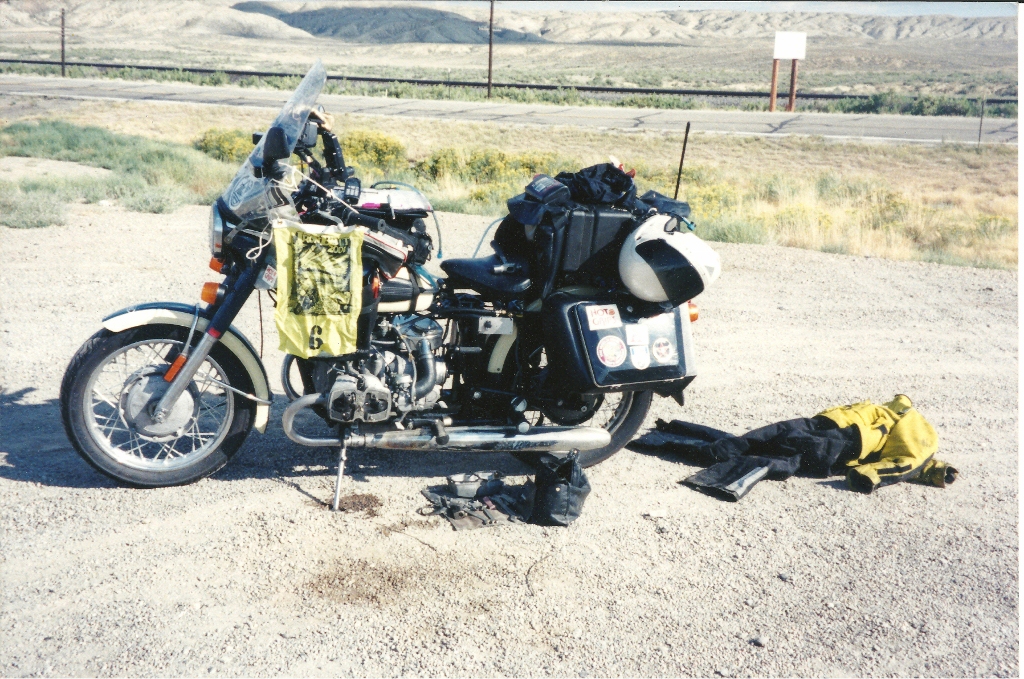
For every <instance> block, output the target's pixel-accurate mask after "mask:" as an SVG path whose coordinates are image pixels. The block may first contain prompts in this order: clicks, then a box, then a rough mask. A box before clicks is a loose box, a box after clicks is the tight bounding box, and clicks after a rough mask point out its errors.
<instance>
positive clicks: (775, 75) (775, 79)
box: [768, 59, 779, 113]
mask: <svg viewBox="0 0 1024 679" xmlns="http://www.w3.org/2000/svg"><path fill="white" fill-rule="evenodd" d="M778 93H779V60H778V59H772V92H771V96H770V97H769V98H768V111H769V112H770V113H774V112H775V97H776V95H778Z"/></svg>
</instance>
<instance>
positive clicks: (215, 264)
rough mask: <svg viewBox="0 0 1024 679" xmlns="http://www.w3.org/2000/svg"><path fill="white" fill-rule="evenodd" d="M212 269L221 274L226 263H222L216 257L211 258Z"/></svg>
mask: <svg viewBox="0 0 1024 679" xmlns="http://www.w3.org/2000/svg"><path fill="white" fill-rule="evenodd" d="M210 268H211V269H213V270H214V271H216V272H217V273H220V272H221V269H223V268H224V262H222V261H220V260H219V259H217V258H216V257H211V258H210Z"/></svg>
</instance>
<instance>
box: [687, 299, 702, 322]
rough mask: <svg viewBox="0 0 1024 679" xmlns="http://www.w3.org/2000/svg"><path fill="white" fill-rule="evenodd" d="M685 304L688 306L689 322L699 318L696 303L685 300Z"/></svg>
mask: <svg viewBox="0 0 1024 679" xmlns="http://www.w3.org/2000/svg"><path fill="white" fill-rule="evenodd" d="M687 305H689V307H690V322H691V323H693V322H694V321H696V320H697V319H698V318H700V312H699V311H698V309H697V305H696V304H694V303H693V302H687Z"/></svg>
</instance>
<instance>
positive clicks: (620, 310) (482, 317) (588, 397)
mask: <svg viewBox="0 0 1024 679" xmlns="http://www.w3.org/2000/svg"><path fill="white" fill-rule="evenodd" d="M325 80H326V73H325V72H324V69H323V66H322V65H321V64H320V62H319V61H318V62H317V63H316V64H315V65H314V66H313V68H312V69H311V70H310V71H309V73H308V74H307V75H306V76H305V78H304V79H303V80H302V82H301V84H300V85H299V87H298V88H297V89H296V90H295V92H294V93H293V94H292V96H291V98H290V99H289V100H288V102H287V103H286V104H285V106H284V108H283V109H282V110H281V112H280V113H279V115H278V116H277V118H276V119H275V120H274V123H273V124H272V125H271V127H270V128H269V129H268V130H267V131H266V132H265V133H264V134H262V135H260V134H255V135H253V141H254V144H255V146H254V149H253V151H252V153H251V154H250V156H249V157H248V159H247V160H246V161H245V163H244V164H243V165H242V167H241V168H240V169H239V171H238V173H237V175H236V176H235V178H234V179H233V180H232V182H231V183H230V184H229V186H228V187H227V189H226V190H225V192H224V193H223V194H222V195H221V197H220V198H218V200H217V201H216V202H215V204H214V205H213V206H212V208H211V214H210V249H211V254H212V256H213V259H212V260H211V268H212V269H213V270H215V271H216V272H218V273H219V274H221V275H222V276H223V277H224V278H223V280H222V281H221V282H219V283H216V282H215V283H207V284H206V285H205V286H204V288H203V294H202V299H203V302H204V303H205V305H200V304H196V305H188V304H181V303H171V302H155V303H147V304H139V305H135V306H131V307H128V308H126V309H122V310H120V311H117V312H115V313H113V314H111V315H110V316H107V317H106V318H104V319H103V327H102V329H101V330H99V331H98V332H97V333H96V334H94V335H93V336H92V337H90V338H89V339H88V340H87V341H86V342H85V343H84V344H83V345H82V347H81V348H80V349H79V350H78V352H77V353H76V354H75V356H74V357H73V358H72V360H71V362H70V365H69V366H68V368H67V371H66V372H65V375H64V379H63V382H62V385H61V394H60V406H61V415H62V420H63V423H64V427H65V430H66V432H67V435H68V438H69V439H70V440H71V442H72V444H73V445H74V447H75V449H76V450H77V451H78V452H79V453H80V454H81V455H82V456H83V457H84V458H85V460H86V461H87V462H89V464H91V465H92V466H93V467H95V468H96V469H97V470H99V471H100V472H102V473H104V474H106V475H108V476H111V477H113V478H114V479H117V480H118V481H120V482H123V483H127V484H130V485H134V486H140V487H160V486H170V485H178V484H186V483H190V482H193V481H196V480H198V479H201V478H203V477H206V476H208V475H210V474H212V473H214V472H215V471H217V470H218V469H220V468H221V467H222V466H224V465H225V464H226V463H227V462H228V461H229V460H230V459H231V458H232V456H233V455H235V454H236V453H237V451H238V450H239V449H240V448H241V446H242V444H243V442H244V441H245V440H246V437H247V436H248V435H249V433H250V431H251V429H253V428H255V429H257V430H258V431H259V432H261V433H263V432H265V430H266V427H267V424H268V420H269V415H270V406H271V404H272V400H273V397H272V395H271V390H270V384H269V380H268V377H267V371H266V368H265V367H264V365H263V364H262V362H261V360H260V358H259V355H258V354H257V352H256V351H255V350H254V348H253V346H252V344H251V343H250V342H249V341H248V340H247V339H246V338H245V336H244V335H243V334H242V333H241V332H240V331H239V330H237V329H236V328H235V327H234V326H232V321H233V320H234V318H235V317H236V315H237V314H238V313H239V311H240V310H241V309H242V307H243V305H244V304H245V303H246V301H247V300H248V299H249V297H250V296H251V295H252V293H253V291H255V290H257V289H264V290H273V289H274V288H275V287H277V285H276V283H277V280H276V279H277V275H278V270H277V269H278V268H279V267H280V266H282V265H281V263H280V262H279V261H278V259H279V257H276V256H275V248H274V247H272V246H271V243H272V242H273V233H274V231H275V229H276V228H278V227H279V226H280V225H281V224H282V223H289V224H292V225H298V227H299V228H307V229H312V230H314V231H316V230H317V229H319V230H320V232H324V233H329V232H334V233H352V232H354V231H358V232H359V233H360V234H361V235H362V236H364V237H363V238H362V247H361V252H360V254H361V263H362V272H361V276H362V278H361V285H362V297H361V299H362V302H361V305H360V306H359V308H358V322H357V323H356V326H357V333H356V334H357V336H356V340H355V344H356V346H355V350H354V351H349V352H347V353H344V354H342V355H325V354H323V353H321V354H316V353H315V351H314V350H315V349H316V348H317V347H319V346H320V344H318V342H320V341H321V340H320V338H319V335H316V334H315V333H314V332H312V331H311V334H310V336H309V338H308V339H309V349H310V350H311V352H312V353H311V354H310V355H307V356H298V355H294V354H293V355H289V356H287V358H286V359H285V363H284V366H283V370H282V382H283V385H284V389H285V392H286V395H287V396H288V398H289V399H290V401H291V402H290V404H289V405H288V406H287V407H286V408H285V410H284V413H283V416H282V418H281V425H282V427H283V429H284V432H285V433H286V434H287V436H288V438H290V439H291V440H292V441H294V442H295V443H298V444H301V445H305V446H333V447H337V448H338V449H339V463H338V482H339V485H338V488H340V482H341V478H342V474H343V471H344V464H345V460H346V451H347V449H348V448H349V447H361V448H370V449H399V450H406V451H425V450H445V451H452V452H459V451H495V452H499V451H501V452H508V453H512V454H514V455H516V456H517V457H520V458H521V459H529V457H530V456H531V455H536V454H538V453H552V454H561V453H568V452H570V451H578V452H579V459H580V462H581V464H582V465H583V466H591V465H595V464H597V463H599V462H601V461H603V460H606V459H607V458H609V457H610V456H611V455H613V454H614V453H616V452H617V451H618V450H620V449H621V448H622V447H623V446H624V445H625V444H626V443H627V442H628V441H629V440H630V439H631V438H632V437H633V436H634V434H635V433H636V432H637V430H638V428H639V427H640V426H641V424H642V423H643V421H644V418H645V416H646V415H647V412H648V409H649V408H650V406H651V402H652V398H653V397H654V395H655V394H660V395H663V396H672V397H674V398H676V399H677V400H678V401H679V402H680V403H682V397H683V390H684V389H685V388H686V386H687V385H688V384H689V383H690V382H691V381H692V380H693V378H694V376H695V374H696V372H695V363H694V349H693V339H692V335H691V329H690V326H691V323H692V322H693V321H694V320H695V318H696V317H695V313H694V312H693V305H692V302H689V300H690V299H691V298H692V297H693V296H694V294H693V293H694V291H695V290H696V292H699V291H700V290H702V289H703V287H704V285H705V284H707V283H708V282H710V281H711V280H713V279H714V277H715V276H717V267H718V264H717V255H714V253H713V252H712V251H710V248H706V246H704V247H705V248H706V251H705V250H700V252H697V253H696V255H694V252H693V251H686V250H685V248H684V250H683V251H679V250H678V248H677V249H676V250H671V248H670V249H669V251H665V249H664V243H665V242H666V241H665V239H666V238H668V239H669V240H671V238H669V237H671V236H680V237H682V236H683V234H681V233H679V231H680V225H681V224H683V223H684V222H686V219H685V217H684V216H683V215H682V214H681V213H679V212H678V209H677V210H676V215H677V216H671V215H666V214H664V213H663V211H659V210H658V209H657V208H656V207H648V205H647V203H642V202H640V203H638V202H637V201H634V205H633V207H634V208H636V206H637V205H640V206H641V211H642V210H643V209H644V208H646V211H643V213H642V214H639V216H638V212H637V210H636V209H633V210H632V211H630V210H628V209H619V208H615V207H606V208H601V209H597V208H594V209H587V208H586V206H577V208H578V209H570V208H568V207H565V206H566V205H569V203H566V199H565V192H564V191H561V190H560V189H559V187H563V188H564V185H563V184H560V183H558V182H555V181H554V180H552V179H551V178H547V177H543V176H540V177H538V178H536V179H535V181H534V182H532V183H531V187H532V193H531V190H530V187H528V191H527V193H526V194H524V196H521V197H519V198H520V204H521V205H525V206H526V207H527V208H529V209H528V210H527V212H530V211H531V210H532V213H533V214H537V213H538V207H537V206H541V207H542V208H543V207H544V206H546V207H547V208H551V209H554V210H555V212H556V213H557V212H558V211H559V210H560V211H561V213H564V214H568V215H569V217H565V218H559V219H561V221H562V222H565V223H566V224H567V226H565V228H563V229H561V230H559V229H553V228H552V225H551V223H550V222H551V220H550V219H549V220H547V221H546V222H544V223H542V224H541V225H540V226H536V225H534V227H533V228H532V229H531V227H530V225H529V224H526V223H525V222H529V221H531V220H530V219H529V218H524V219H523V221H522V222H520V221H517V220H516V219H514V218H513V217H512V216H510V217H508V218H506V220H505V221H504V222H503V224H502V227H499V235H500V234H501V233H504V236H503V238H504V242H506V243H509V242H511V243H512V246H511V247H508V246H507V247H506V248H504V249H503V248H501V247H500V246H499V245H498V242H499V241H501V240H502V238H498V237H497V236H496V239H495V243H494V244H493V245H494V246H495V250H496V251H495V253H494V254H491V255H490V256H487V257H483V258H476V259H446V260H444V261H443V262H442V263H441V265H440V266H441V269H442V271H444V273H445V274H446V276H445V277H442V278H436V277H434V276H433V275H431V274H430V273H428V272H427V270H426V269H425V268H424V266H423V265H424V264H425V263H426V261H427V259H428V258H429V257H430V255H431V250H432V239H431V238H430V236H429V235H428V234H427V229H426V224H425V219H426V218H427V217H428V216H429V215H430V214H432V212H433V210H432V208H431V206H430V204H429V201H428V200H426V198H425V197H423V196H422V195H421V194H419V193H418V192H416V191H414V190H408V187H406V188H402V187H401V186H400V185H398V184H382V185H375V186H373V187H370V188H369V189H364V188H362V186H361V183H360V181H359V179H358V178H357V177H355V176H354V172H353V168H351V167H349V166H347V165H346V164H345V160H344V155H343V153H342V148H341V145H340V143H339V140H338V138H337V136H336V135H335V134H334V133H333V132H332V131H331V126H330V123H329V116H327V115H326V114H325V113H324V112H323V110H322V108H317V107H316V100H317V97H318V96H319V94H320V91H321V89H322V88H323V85H324V83H325ZM318 141H319V142H320V144H321V153H322V159H323V160H322V162H321V161H320V160H318V159H317V158H316V157H315V154H314V149H315V147H316V146H317V143H318ZM293 155H294V156H295V157H297V158H298V159H299V160H300V161H301V167H302V168H305V172H303V171H302V170H301V169H299V168H297V167H295V166H292V165H290V164H289V163H288V162H287V161H289V159H291V158H292V157H293ZM554 184H557V186H554ZM387 186H391V188H390V189H386V188H385V187H387ZM396 187H397V190H396ZM552 189H554V191H553V193H555V194H558V196H557V197H558V200H555V201H554V202H552V201H551V200H549V198H550V195H549V194H551V193H552ZM662 198H663V197H662ZM545 201H547V202H545ZM559 201H561V202H559ZM653 202H654V203H655V204H656V203H657V202H658V201H657V200H655V201H653ZM511 204H512V201H510V205H511ZM675 205H676V207H677V208H678V206H680V205H685V204H678V203H677V204H675ZM552 206H554V207H552ZM556 208H557V209H556ZM540 212H541V213H542V212H544V210H543V209H541V210H540ZM669 212H672V210H671V209H669ZM687 214H688V208H687ZM681 220H682V221H681ZM435 221H436V220H435ZM533 221H537V220H533ZM556 221H557V220H556ZM687 223H688V222H687ZM506 224H507V225H508V228H505V227H506ZM503 229H504V231H502V230H503ZM531 230H532V238H531V237H530V236H531ZM510 233H511V234H513V238H512V239H511V241H510V238H509V235H508V234H510ZM643 233H647V236H646V238H647V240H646V241H644V238H642V237H641V235H638V234H643ZM652 234H653V235H652ZM659 234H660V235H659ZM686 235H690V236H692V234H686ZM438 236H439V237H440V229H438ZM545 238H547V240H545ZM692 238H695V237H692ZM652 239H653V240H652ZM516 240H518V241H521V242H522V243H521V244H522V247H519V251H516V252H513V250H516V249H517V247H518V246H516V244H515V241H516ZM676 240H678V239H676ZM684 240H685V239H684ZM556 241H557V242H556ZM641 241H644V242H641ZM672 242H673V243H675V242H676V241H675V240H673V241H672ZM680 242H681V241H680ZM688 242H689V241H688ZM544 243H547V245H546V246H543V247H542V245H543V244H544ZM552 243H554V246H557V247H554V246H552ZM652 243H654V244H655V247H654V248H653V249H652V248H651V247H648V246H650V245H651V244H652ZM699 245H703V244H702V242H699V241H698V249H699ZM533 246H536V248H534V249H539V250H544V252H545V253H546V254H545V255H544V256H541V257H535V258H534V259H533V260H531V259H530V257H529V255H528V254H524V253H528V252H529V250H530V248H531V247H533ZM691 246H693V243H691ZM545 247H546V249H545ZM552 248H553V249H552ZM659 248H660V249H659ZM620 251H621V254H620ZM627 251H628V252H627ZM609 252H610V253H611V254H610V255H609V254H608V253H609ZM641 252H643V253H646V254H644V255H643V257H644V258H646V259H644V258H641V255H640V254H638V253H641ZM680 252H682V254H683V255H685V254H687V252H689V256H690V259H691V260H699V259H700V258H701V257H703V258H704V260H705V264H706V265H705V266H704V267H703V268H701V267H700V266H697V268H696V269H694V264H693V262H691V261H686V258H685V257H682V255H680ZM709 252H710V253H711V254H708V253H709ZM581 253H582V254H581ZM588 253H603V254H601V255H600V256H597V255H595V256H593V257H589V259H588V257H587V255H588ZM652 253H653V254H652ZM627 255H628V256H632V257H633V258H634V259H637V261H638V262H640V263H641V267H640V269H636V267H634V268H633V269H630V270H629V271H630V272H631V273H627V276H626V277H627V278H630V277H632V278H635V279H636V280H634V281H633V282H632V285H630V284H629V282H626V283H624V282H623V280H621V277H619V278H618V279H616V277H615V276H610V275H609V273H608V272H609V271H610V270H611V269H609V267H608V266H607V263H608V262H610V261H612V260H616V261H618V262H619V264H620V269H622V266H624V265H622V262H623V261H625V260H626V259H628V257H627ZM545 257H546V259H545ZM602 257H603V258H604V259H603V260H602ZM609 257H611V259H609ZM681 257H682V259H683V264H682V265H685V266H686V267H689V268H688V269H687V270H686V271H682V272H680V269H679V266H681V264H680V258H681ZM616 258H617V259H616ZM539 260H544V261H545V262H547V264H546V266H547V267H548V268H547V269H545V268H544V266H542V265H539V264H538V263H537V262H538V261H539ZM598 260H602V261H605V266H604V268H603V269H601V271H603V272H604V273H603V274H602V275H597V274H594V273H590V274H588V273H587V272H588V271H589V269H588V268H587V263H588V261H598ZM542 264H543V263H542ZM644 266H646V267H647V268H644ZM673 267H675V268H673ZM595 270H596V269H595ZM694 270H696V272H697V273H696V274H695V273H694ZM622 271H626V269H622ZM307 273H308V272H307ZM321 273H322V272H321ZM356 273H357V274H358V272H356ZM697 274H699V275H697ZM602 276H603V277H602ZM687 276H689V278H686V277H687ZM324 277H325V276H324V275H320V278H321V279H322V278H324ZM645 277H646V278H645ZM316 278H317V276H314V279H316ZM542 278H543V280H541V279H542ZM684 279H685V280H684ZM695 281H696V283H697V284H698V285H697V286H696V287H694V282H695ZM355 285H356V286H358V283H356V284H355ZM670 288H673V289H676V293H675V294H673V295H669V294H668V293H666V292H664V290H669V289H670ZM698 288H699V289H698ZM651 290H659V291H662V292H658V293H655V294H654V296H653V297H652V296H651V293H650V291H651ZM634 293H637V294H634ZM638 294H639V295H640V296H638ZM659 295H660V296H661V297H664V298H665V299H659ZM668 297H671V299H668ZM286 302H287V300H284V299H280V298H279V299H278V300H277V304H278V305H281V304H284V303H286ZM320 331H322V329H320ZM295 372H297V373H298V376H299V379H300V381H301V385H300V386H299V387H298V388H297V387H296V386H295V385H294V379H293V374H294V373H295ZM306 410H311V411H312V412H314V413H315V414H316V415H318V416H319V417H321V418H323V420H325V421H326V422H327V423H328V424H329V425H331V426H332V428H333V429H334V430H335V431H337V435H335V436H331V437H320V438H316V437H310V436H307V435H305V434H303V433H302V432H300V431H299V427H298V426H297V424H296V417H297V415H299V413H300V412H302V411H306ZM337 499H338V497H337V489H336V493H335V508H337Z"/></svg>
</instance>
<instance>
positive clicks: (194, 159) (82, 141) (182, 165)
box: [0, 120, 236, 202]
mask: <svg viewBox="0 0 1024 679" xmlns="http://www.w3.org/2000/svg"><path fill="white" fill-rule="evenodd" d="M0 154H3V155H11V156H28V157H33V158H51V159H53V160H69V161H73V162H77V163H84V164H86V165H93V166H95V167H103V168H106V169H108V170H113V171H114V172H116V173H119V174H122V175H126V176H133V177H140V178H141V179H143V180H144V181H145V182H146V183H147V184H150V185H176V186H179V187H182V188H184V189H186V190H188V191H190V192H191V193H192V194H193V196H194V197H193V200H196V201H197V202H208V201H211V200H213V199H214V198H216V197H217V196H218V195H220V193H221V191H223V190H224V187H225V186H226V185H227V183H228V182H229V181H230V180H231V177H232V176H233V175H234V173H235V169H236V167H235V165H234V164H233V163H232V164H227V163H223V162H220V161H217V160H214V159H213V158H210V157H209V156H207V155H206V154H204V153H202V152H201V151H198V150H196V149H193V148H189V147H188V146H184V145H181V144H172V143H169V142H160V141H154V140H152V139H144V138H142V137H135V136H130V135H124V134H115V133H113V132H109V131H107V130H104V129H102V128H98V127H82V126H79V125H72V124H70V123H64V122H60V121H54V120H44V121H40V122H38V123H34V122H29V123H15V124H13V125H8V126H7V127H5V128H3V129H2V130H0Z"/></svg>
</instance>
